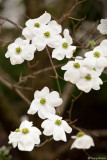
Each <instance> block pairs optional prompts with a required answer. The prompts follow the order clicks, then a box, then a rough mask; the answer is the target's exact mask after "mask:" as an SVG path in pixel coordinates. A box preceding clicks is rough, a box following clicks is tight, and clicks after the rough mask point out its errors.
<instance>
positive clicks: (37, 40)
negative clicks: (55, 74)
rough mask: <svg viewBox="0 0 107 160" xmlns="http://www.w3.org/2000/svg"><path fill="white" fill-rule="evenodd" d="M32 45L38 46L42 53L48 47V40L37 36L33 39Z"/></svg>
mask: <svg viewBox="0 0 107 160" xmlns="http://www.w3.org/2000/svg"><path fill="white" fill-rule="evenodd" d="M32 44H33V45H34V46H36V48H37V50H38V51H42V50H43V49H44V48H45V47H46V40H45V38H44V37H42V36H35V37H34V38H33V39H32Z"/></svg>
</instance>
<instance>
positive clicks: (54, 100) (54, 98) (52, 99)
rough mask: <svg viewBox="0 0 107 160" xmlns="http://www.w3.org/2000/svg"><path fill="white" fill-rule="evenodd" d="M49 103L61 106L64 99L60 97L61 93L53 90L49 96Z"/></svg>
mask: <svg viewBox="0 0 107 160" xmlns="http://www.w3.org/2000/svg"><path fill="white" fill-rule="evenodd" d="M47 99H48V104H50V106H53V107H57V106H60V105H61V104H62V99H61V98H59V93H58V92H56V91H53V92H51V93H50V94H49V95H48V97H47Z"/></svg>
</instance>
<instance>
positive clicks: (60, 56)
mask: <svg viewBox="0 0 107 160" xmlns="http://www.w3.org/2000/svg"><path fill="white" fill-rule="evenodd" d="M64 57H65V54H64V52H63V51H62V50H61V48H55V49H54V50H53V52H52V58H56V59H58V60H62V59H64Z"/></svg>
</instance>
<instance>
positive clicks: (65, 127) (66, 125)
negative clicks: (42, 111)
mask: <svg viewBox="0 0 107 160" xmlns="http://www.w3.org/2000/svg"><path fill="white" fill-rule="evenodd" d="M62 125H63V128H64V131H65V132H66V133H71V132H72V128H71V127H70V126H69V125H68V123H67V122H66V121H64V120H62Z"/></svg>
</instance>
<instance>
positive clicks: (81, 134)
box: [76, 132, 84, 137]
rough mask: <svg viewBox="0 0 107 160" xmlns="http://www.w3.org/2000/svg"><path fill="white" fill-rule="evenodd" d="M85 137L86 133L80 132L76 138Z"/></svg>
mask: <svg viewBox="0 0 107 160" xmlns="http://www.w3.org/2000/svg"><path fill="white" fill-rule="evenodd" d="M83 135H84V132H78V133H77V135H76V136H77V137H82V136H83Z"/></svg>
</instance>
